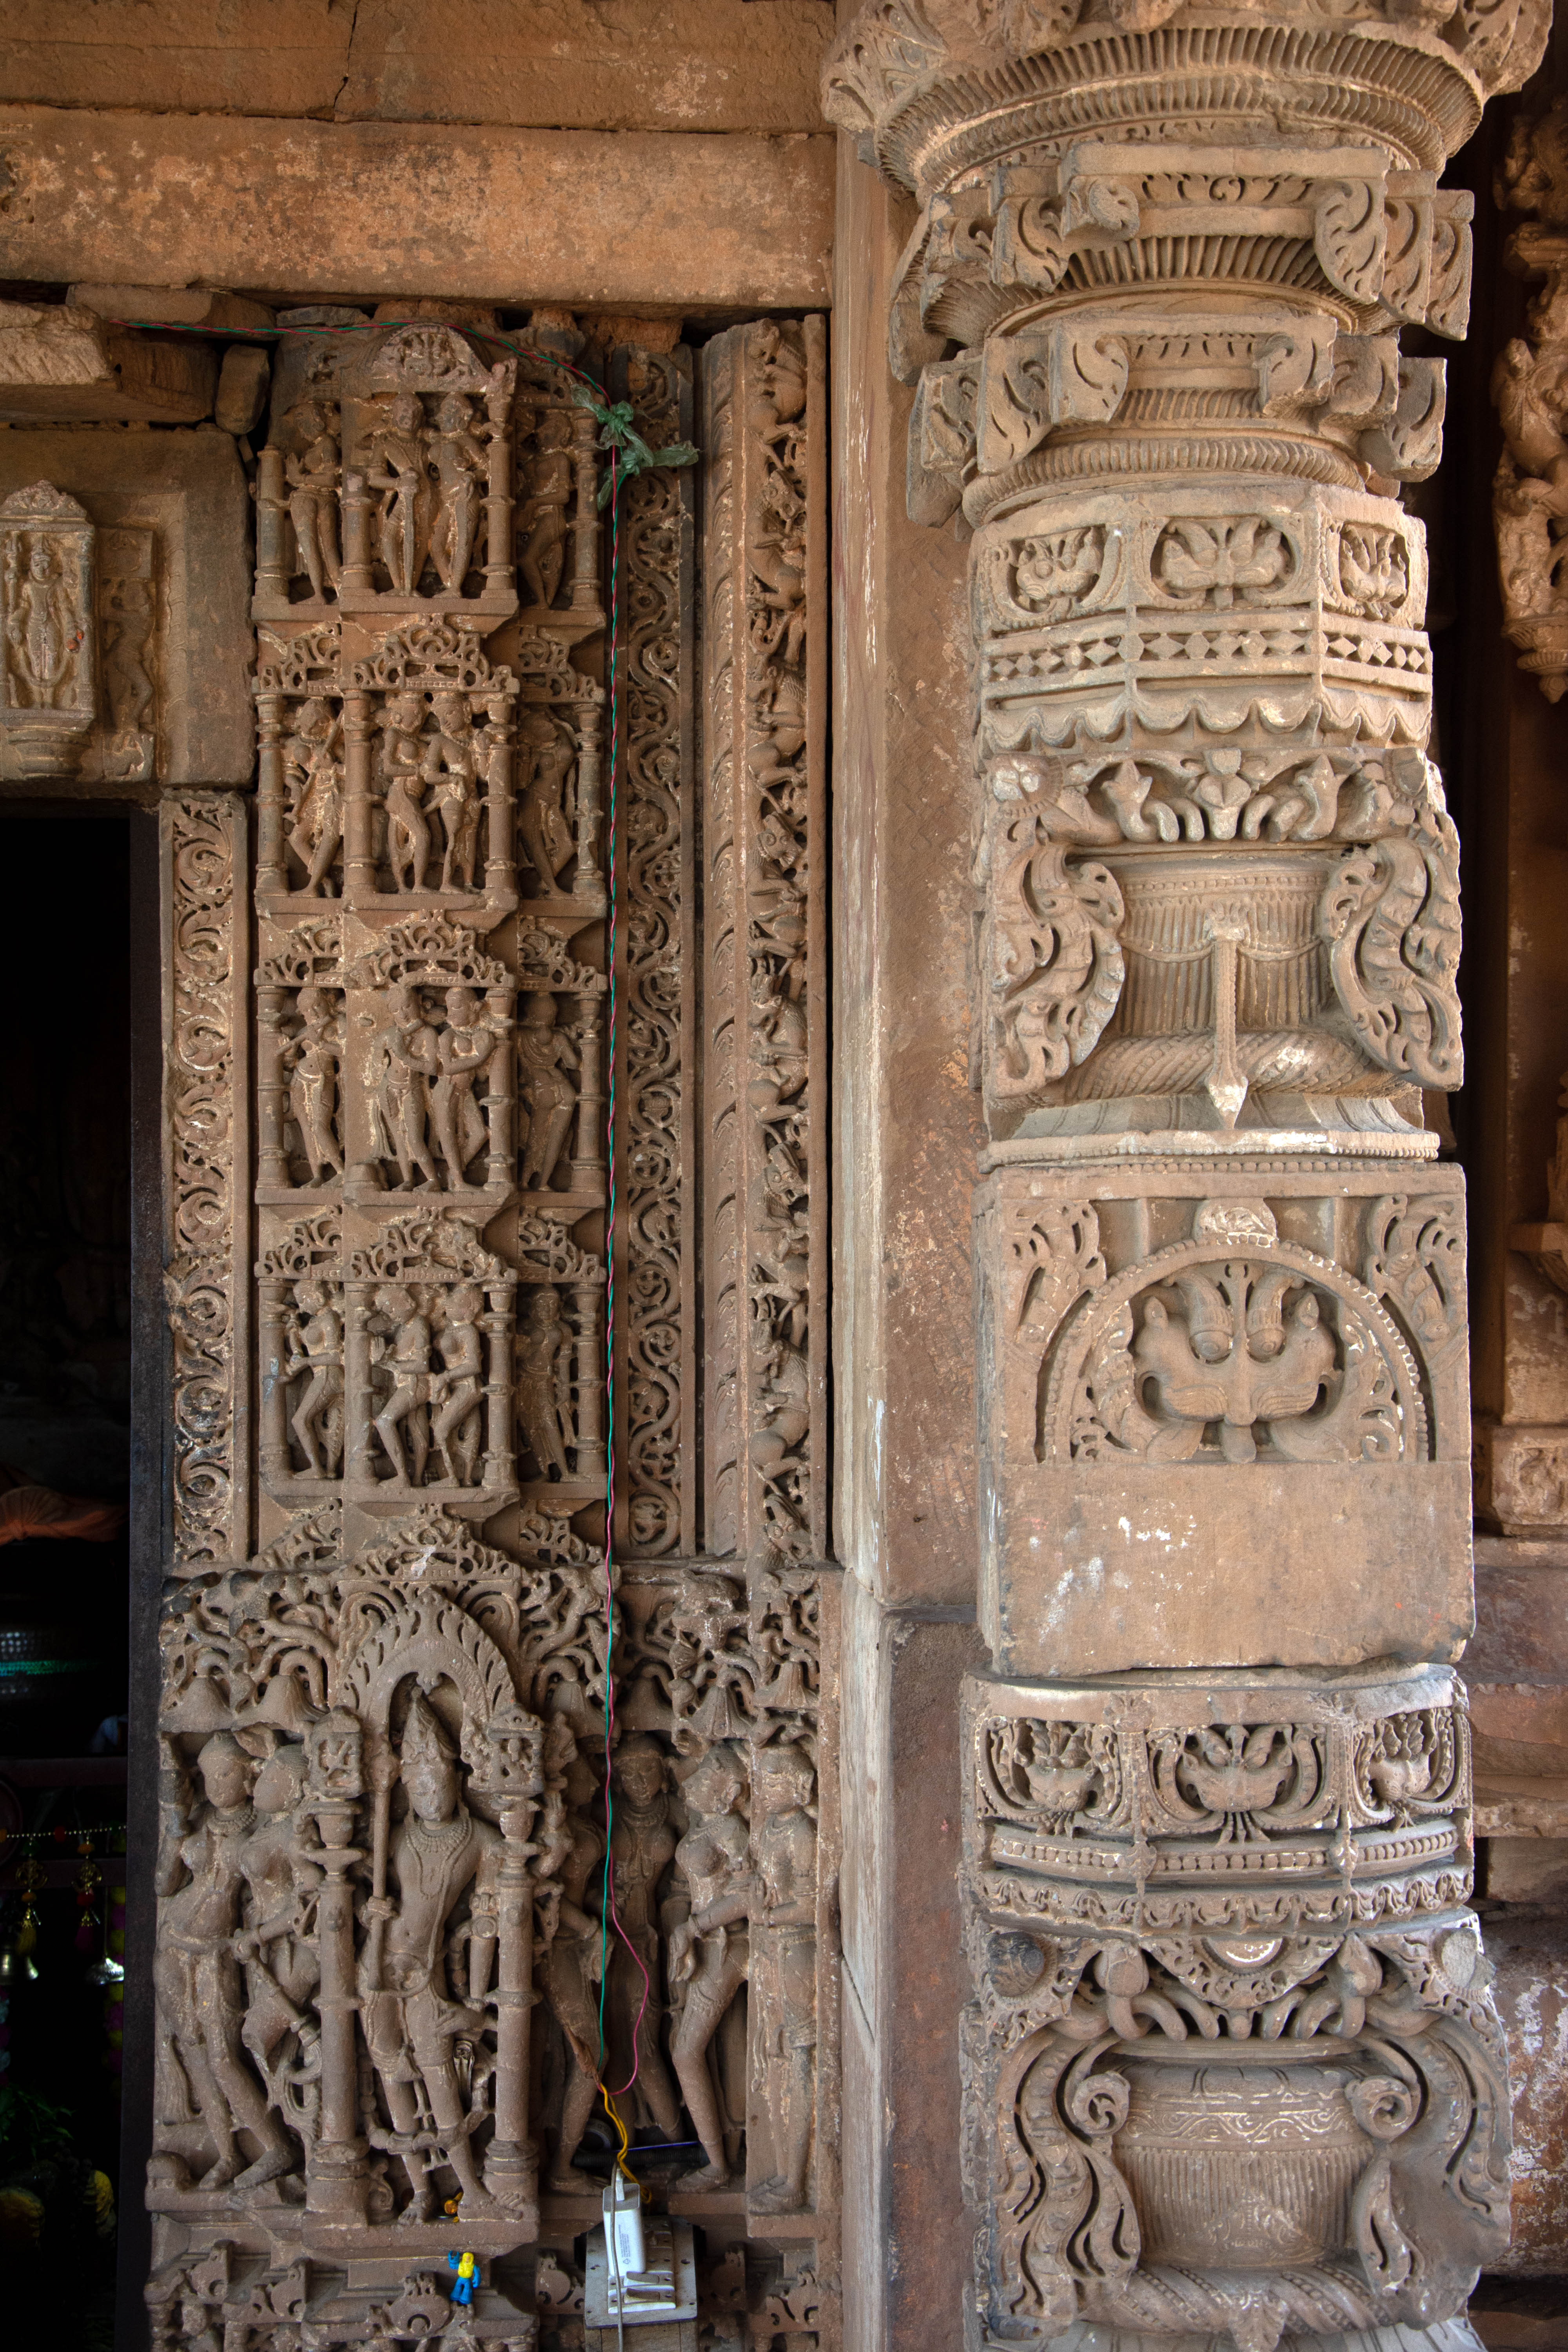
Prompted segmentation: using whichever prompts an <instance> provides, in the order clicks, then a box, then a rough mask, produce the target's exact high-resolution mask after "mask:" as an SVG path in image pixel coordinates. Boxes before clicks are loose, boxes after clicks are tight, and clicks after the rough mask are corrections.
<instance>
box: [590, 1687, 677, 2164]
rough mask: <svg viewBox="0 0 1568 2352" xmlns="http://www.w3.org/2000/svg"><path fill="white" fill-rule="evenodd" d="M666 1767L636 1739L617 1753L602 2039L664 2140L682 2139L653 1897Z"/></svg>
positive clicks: (667, 1830) (663, 1854)
mask: <svg viewBox="0 0 1568 2352" xmlns="http://www.w3.org/2000/svg"><path fill="white" fill-rule="evenodd" d="M667 1779H668V1767H667V1765H666V1763H665V1759H664V1755H663V1752H662V1750H661V1749H660V1748H658V1745H657V1743H656V1742H655V1741H653V1740H652V1739H649V1738H647V1737H646V1736H645V1735H644V1734H642V1733H640V1732H634V1733H633V1734H632V1735H631V1736H630V1738H625V1739H623V1740H622V1742H621V1744H620V1746H619V1748H617V1749H616V1754H615V1759H614V1765H613V1769H612V1773H611V1786H612V1788H613V1790H614V1791H615V1796H616V1804H615V1809H614V1817H613V1820H612V1823H611V1829H610V1853H611V1856H612V1858H613V1860H614V1863H615V1880H614V1884H615V1894H616V1936H615V1937H614V1939H613V1941H612V1942H611V1945H610V1948H609V1958H608V1960H607V1963H606V1969H607V1973H606V1977H605V2025H606V2038H607V2040H608V2042H609V2044H610V2048H611V2050H612V2052H613V2053H615V2058H614V2063H616V2064H617V2065H618V2067H619V2069H620V2072H619V2075H618V2077H617V2079H619V2080H622V2081H626V2082H630V2083H632V2084H635V2101H634V2102H628V2104H629V2105H633V2108H634V2113H635V2114H636V2115H637V2116H646V2117H647V2119H648V2121H650V2122H651V2123H653V2124H655V2125H656V2126H658V2130H659V2131H660V2132H662V2134H663V2135H664V2137H665V2138H666V2139H668V2140H676V2139H679V2137H680V2111H679V2105H678V2104H677V2101H676V2096H675V2091H674V2087H673V2085H672V2084H671V2083H670V2079H669V2073H668V2068H667V2067H666V2064H665V2061H664V2052H663V2049H662V2047H661V2041H662V2036H661V2032H660V2027H661V2025H662V2022H663V2019H664V2007H665V2004H664V1994H663V1986H662V1982H661V1968H660V1953H659V1897H660V1888H661V1886H662V1885H663V1883H664V1879H665V1875H666V1873H667V1872H668V1869H669V1865H670V1864H671V1862H672V1861H673V1860H674V1858H675V1848H676V1843H677V1840H676V1835H675V1831H674V1828H673V1827H672V1825H671V1823H670V1819H669V1797H668V1790H667Z"/></svg>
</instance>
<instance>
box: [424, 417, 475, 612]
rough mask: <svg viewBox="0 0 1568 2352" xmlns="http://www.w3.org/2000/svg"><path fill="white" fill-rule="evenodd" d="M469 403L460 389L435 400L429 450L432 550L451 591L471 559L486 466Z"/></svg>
mask: <svg viewBox="0 0 1568 2352" xmlns="http://www.w3.org/2000/svg"><path fill="white" fill-rule="evenodd" d="M473 417H474V410H473V403H472V402H471V401H470V400H469V399H468V397H467V395H466V394H463V393H460V392H448V393H445V394H443V395H442V397H441V399H440V400H439V401H438V402H437V408H436V425H435V429H434V431H433V432H432V433H431V435H430V436H429V439H430V450H431V456H432V457H433V458H434V460H435V466H436V516H435V520H434V521H433V523H432V524H431V527H430V553H431V556H432V558H433V560H434V562H435V565H436V569H437V572H438V573H439V574H440V578H441V585H442V587H443V588H445V589H446V590H447V593H448V594H451V595H455V594H457V593H458V590H459V589H460V588H461V587H462V584H463V583H464V581H465V580H466V579H467V578H468V566H469V564H470V563H471V562H473V556H474V535H475V529H476V525H477V523H478V520H479V499H480V496H481V493H482V489H483V485H484V481H485V477H486V473H487V470H488V469H487V467H486V463H485V445H484V442H483V440H482V439H481V438H480V436H479V434H478V433H477V432H476V431H475V430H474V422H473Z"/></svg>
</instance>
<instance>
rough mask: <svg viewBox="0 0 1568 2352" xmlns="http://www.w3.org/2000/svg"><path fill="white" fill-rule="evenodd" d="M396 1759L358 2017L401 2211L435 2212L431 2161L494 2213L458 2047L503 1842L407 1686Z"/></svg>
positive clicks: (475, 2023) (481, 2024)
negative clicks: (477, 1810) (477, 1811)
mask: <svg viewBox="0 0 1568 2352" xmlns="http://www.w3.org/2000/svg"><path fill="white" fill-rule="evenodd" d="M400 1766H401V1778H402V1781H403V1787H404V1791H405V1795H406V1797H407V1799H408V1811H407V1813H406V1814H405V1817H404V1819H403V1820H402V1821H401V1822H398V1823H397V1824H396V1826H395V1829H394V1830H393V1832H392V1835H391V1841H390V1843H389V1846H388V1849H387V1875H388V1879H389V1881H390V1883H391V1884H392V1885H394V1886H395V1888H396V1894H395V1895H371V1896H369V1897H368V1898H367V1900H366V1902H365V1905H364V1914H363V1916H364V1919H365V1924H366V1926H367V1927H368V1928H369V1930H370V1934H369V1936H368V1937H367V1941H366V1949H365V1953H364V1956H363V1959H362V1964H361V1967H362V1983H361V1989H360V2014H361V2016H362V2017H363V2021H364V2037H365V2042H366V2043H367V2045H368V2047H369V2050H370V2055H371V2059H372V2062H373V2063H374V2067H375V2071H376V2074H377V2077H378V2078H379V2081H380V2084H381V2095H382V2097H383V2099H384V2102H385V2105H386V2112H387V2115H388V2116H389V2118H390V2119H391V2124H392V2132H393V2136H394V2137H393V2153H395V2155H396V2156H397V2157H398V2158H399V2159H400V2160H401V2162H402V2165H403V2168H404V2170H405V2173H406V2174H407V2176H408V2186H409V2188H410V2189H411V2190H412V2192H413V2201H412V2203H411V2204H410V2205H409V2206H408V2207H407V2208H406V2210H405V2213H404V2214H403V2216H402V2218H403V2220H404V2221H408V2222H420V2221H437V2220H438V2219H439V2207H438V2200H437V2192H436V2189H435V2186H434V2183H433V2181H432V2179H431V2175H432V2173H433V2172H434V2171H435V2169H436V2168H437V2166H438V2165H441V2164H445V2165H446V2166H447V2167H448V2168H450V2170H451V2171H452V2172H454V2173H455V2174H456V2175H457V2179H458V2187H459V2189H461V2191H462V2197H463V2210H464V2211H465V2213H473V2212H479V2213H492V2212H494V2211H495V2210H496V2209H495V2204H494V2200H492V2199H491V2198H490V2197H489V2195H488V2194H487V2192H486V2191H485V2189H483V2188H482V2187H481V2185H480V2181H479V2172H478V2169H477V2168H476V2166H475V2162H474V2155H473V2147H472V2144H471V2141H470V2138H469V2132H470V2129H471V2122H470V2109H469V2105H468V2100H467V2099H466V2098H465V2096H464V2093H463V2085H462V2078H461V2076H460V2075H459V2073H458V2046H459V2045H460V2044H464V2043H466V2044H467V2045H468V2053H471V2052H472V2051H473V2049H474V2047H475V2046H476V2045H477V2044H478V2042H479V2037H480V2035H481V2034H482V2033H483V2032H484V2031H485V2027H486V2024H487V2022H488V2020H487V2018H486V2015H485V2011H484V2009H483V2007H482V2006H481V2004H482V2003H483V2001H484V1999H485V1996H486V1994H487V1992H488V1991H489V1974H490V1969H491V1965H492V1963H493V1959H494V1955H495V1948H496V1925H497V1884H498V1877H499V1871H500V1859H501V1853H502V1845H503V1842H502V1839H501V1837H500V1832H499V1831H497V1830H493V1829H491V1827H490V1826H489V1822H481V1821H478V1820H476V1819H475V1817H474V1815H473V1814H471V1813H470V1812H469V1811H468V1807H467V1806H466V1805H465V1804H464V1802H463V1799H462V1783H461V1780H460V1777H459V1774H458V1759H457V1755H456V1751H455V1750H454V1748H453V1746H452V1742H451V1740H450V1739H449V1738H448V1737H447V1732H446V1730H445V1729H444V1727H443V1726H442V1724H441V1722H440V1719H439V1717H437V1714H436V1713H435V1710H434V1709H433V1708H432V1707H431V1706H429V1705H428V1703H427V1702H426V1699H424V1698H423V1697H422V1696H420V1695H419V1694H418V1693H417V1692H416V1694H415V1696H414V1697H413V1699H412V1700H411V1701H410V1703H409V1708H408V1716H407V1720H406V1721H405V1725H404V1728H403V1745H402V1753H401V1757H400ZM469 1888H471V1889H472V1894H471V1895H470V1913H471V1922H470V1924H471V1930H472V1932H471V1933H470V1935H469V1937H468V1998H467V2000H463V1999H462V1998H461V1997H459V1998H458V1999H456V2000H455V1999H453V1997H452V1994H451V1991H450V1990H449V1988H448V1985H447V1965H446V1956H445V1955H446V1944H447V1932H448V1922H449V1921H450V1918H451V1916H452V1912H453V1910H454V1908H455V1907H456V1906H457V1903H458V1898H459V1896H461V1895H462V1894H463V1893H464V1892H465V1890H467V1889H469ZM432 2141H434V2143H435V2145H434V2146H432V2145H431V2142H432Z"/></svg>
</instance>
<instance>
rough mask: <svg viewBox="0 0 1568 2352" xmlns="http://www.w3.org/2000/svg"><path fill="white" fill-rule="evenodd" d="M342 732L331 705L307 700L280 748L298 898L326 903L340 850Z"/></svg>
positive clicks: (341, 826) (341, 831)
mask: <svg viewBox="0 0 1568 2352" xmlns="http://www.w3.org/2000/svg"><path fill="white" fill-rule="evenodd" d="M341 751H342V727H341V723H340V721H339V720H338V719H337V718H336V716H335V715H334V713H333V711H332V709H331V706H330V704H328V703H326V702H325V701H322V700H321V699H320V698H315V697H311V698H308V699H307V700H306V701H304V702H302V703H301V704H300V708H299V709H298V711H297V712H296V714H295V719H294V726H293V730H292V732H291V733H290V734H289V736H288V737H287V738H286V740H285V741H284V745H283V776H284V782H285V786H286V788H287V791H288V794H289V835H288V839H289V848H290V849H291V850H292V851H293V853H294V855H295V856H296V857H297V858H298V859H299V861H300V865H301V866H303V867H304V869H305V880H304V882H303V883H302V884H301V885H300V896H301V897H303V898H331V897H332V896H333V895H334V890H333V884H332V865H333V861H334V860H335V859H336V857H337V856H338V853H339V851H340V850H341V849H342V839H343V771H342V760H341V757H340V753H341Z"/></svg>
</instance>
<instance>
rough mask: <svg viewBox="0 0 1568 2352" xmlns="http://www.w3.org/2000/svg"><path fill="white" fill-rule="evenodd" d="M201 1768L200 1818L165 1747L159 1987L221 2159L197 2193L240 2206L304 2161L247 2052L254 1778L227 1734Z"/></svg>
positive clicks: (180, 1768)
mask: <svg viewBox="0 0 1568 2352" xmlns="http://www.w3.org/2000/svg"><path fill="white" fill-rule="evenodd" d="M196 1768H197V1770H198V1772H199V1774H200V1776H201V1782H202V1789H203V1792H204V1795H205V1800H206V1801H205V1807H204V1808H202V1809H201V1810H200V1811H195V1809H194V1807H193V1802H192V1792H191V1788H190V1782H189V1780H188V1778H187V1776H186V1774H185V1771H184V1765H183V1764H182V1762H181V1760H180V1757H179V1753H178V1750H177V1749H176V1748H175V1747H174V1743H173V1741H172V1740H168V1739H165V1741H164V1769H163V1776H162V1780H161V1785H160V1812H161V1816H162V1832H161V1836H160V1840H159V1853H158V1868H157V1876H158V1885H157V1893H158V1895H159V1896H160V1898H161V1909H160V1912H159V1918H158V1939H157V1945H156V1948H155V1950H154V1952H153V1984H154V1987H155V1989H156V1991H157V1997H158V2010H159V2016H160V2019H161V2021H162V2023H163V2028H164V2030H165V2032H167V2033H168V2035H169V2038H170V2040H171V2042H172V2043H173V2045H174V2053H175V2055H176V2057H177V2058H178V2060H179V2063H180V2065H181V2066H182V2067H183V2069H184V2075H185V2079H186V2081H187V2082H188V2083H189V2084H190V2087H191V2093H192V2095H193V2097H194V2098H195V2103H196V2105H197V2107H198V2109H199V2110H200V2113H201V2116H202V2120H203V2122H204V2123H205V2125H206V2127H207V2130H208V2133H209V2134H210V2136H211V2137H212V2140H213V2144H214V2146H215V2147H216V2156H215V2158H214V2160H213V2162H212V2163H211V2164H210V2165H209V2166H208V2168H207V2169H206V2171H205V2173H204V2174H203V2176H202V2179H201V2181H200V2184H199V2185H200V2186H201V2187H202V2188H203V2189H230V2188H232V2189H234V2190H235V2192H236V2193H237V2195H243V2194H244V2193H245V2191H246V2190H247V2189H258V2188H260V2186H261V2185H262V2183H263V2182H264V2181H268V2180H276V2179H279V2176H280V2175H281V2174H283V2173H285V2172H292V2171H293V2170H294V2169H295V2168H296V2165H297V2162H298V2158H297V2156H296V2153H295V2150H294V2148H293V2147H292V2146H291V2145H290V2143H289V2138H288V2137H287V2135H286V2134H285V2132H284V2130H283V2126H282V2125H281V2124H280V2123H279V2120H278V2118H277V2116H275V2115H274V2114H273V2113H272V2111H271V2107H270V2105H269V2103H268V2099H267V2097H266V2095H264V2094H263V2092H262V2090H261V2088H260V2086H259V2084H258V2082H257V2080H256V2077H255V2075H254V2074H253V2073H252V2071H251V2067H250V2063H249V2060H248V2058H247V2054H246V2052H245V2048H244V2044H243V2033H244V2027H245V2022H246V2007H245V1994H244V1988H243V1985H242V1982H241V1979H240V1973H239V1958H238V1952H237V1944H236V1938H237V1934H238V1931H239V1929H240V1927H241V1906H242V1903H243V1899H244V1895H245V1887H246V1879H245V1872H244V1867H243V1857H244V1853H245V1849H246V1841H247V1839H248V1838H249V1836H250V1834H251V1832H252V1830H253V1829H254V1827H255V1824H256V1815H255V1812H254V1811H253V1809H252V1806H251V1803H250V1785H251V1776H252V1773H253V1771H254V1769H255V1767H254V1765H253V1763H252V1760H251V1759H250V1758H249V1757H248V1756H247V1754H246V1752H245V1750H244V1748H242V1747H241V1746H240V1744H239V1742H238V1740H237V1739H236V1738H235V1737H234V1734H233V1733H232V1732H230V1731H217V1732H215V1733H214V1734H213V1736H212V1738H210V1739H209V1740H208V1741H207V1742H206V1744H205V1747H204V1748H202V1751H201V1754H200V1755H199V1756H198V1758H197V1759H196ZM240 2134H244V2135H245V2136H246V2137H247V2138H248V2139H249V2140H250V2141H251V2142H253V2144H254V2146H255V2148H256V2151H257V2152H256V2155H255V2156H254V2158H252V2159H251V2160H250V2162H249V2163H247V2161H246V2158H245V2156H244V2155H243V2154H242V2153H241V2151H240V2149H239V2147H238V2146H237V2138H238V2136H239V2135H240Z"/></svg>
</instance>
